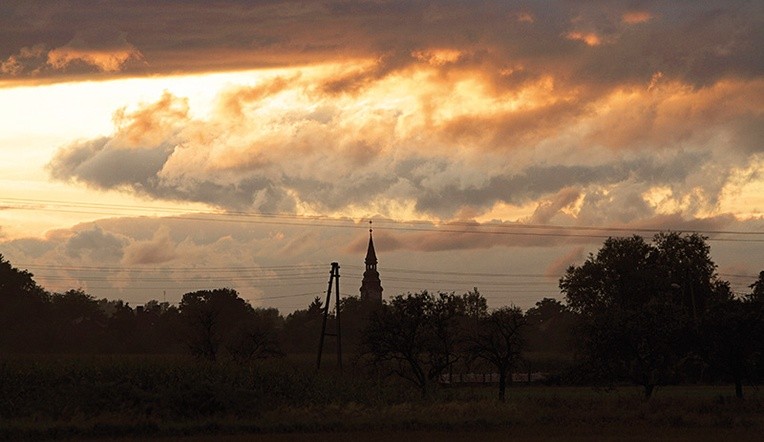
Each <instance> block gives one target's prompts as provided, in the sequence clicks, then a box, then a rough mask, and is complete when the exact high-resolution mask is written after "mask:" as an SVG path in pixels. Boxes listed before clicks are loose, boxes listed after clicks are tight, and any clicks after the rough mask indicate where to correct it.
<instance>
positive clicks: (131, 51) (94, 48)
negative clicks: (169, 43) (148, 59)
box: [47, 29, 144, 72]
mask: <svg viewBox="0 0 764 442" xmlns="http://www.w3.org/2000/svg"><path fill="white" fill-rule="evenodd" d="M126 37H127V34H126V33H124V32H117V33H115V32H114V31H113V30H108V29H101V30H96V31H93V30H90V31H88V32H78V33H77V35H76V36H75V37H74V38H73V39H72V40H71V41H70V42H69V43H67V44H65V45H64V46H60V47H58V48H55V49H52V50H51V51H49V52H48V60H47V63H48V64H49V65H50V66H51V67H53V68H54V69H57V70H64V69H67V68H69V67H70V66H71V65H76V64H77V63H82V64H85V65H88V66H92V67H94V68H96V69H97V70H99V71H101V72H118V71H120V70H122V68H123V67H124V65H125V64H127V63H128V62H142V61H143V60H144V57H143V54H141V52H140V51H139V50H138V49H137V48H136V47H135V46H133V45H132V44H130V43H128V41H127V38H126Z"/></svg>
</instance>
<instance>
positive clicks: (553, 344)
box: [525, 298, 577, 359]
mask: <svg viewBox="0 0 764 442" xmlns="http://www.w3.org/2000/svg"><path fill="white" fill-rule="evenodd" d="M525 318H526V321H527V322H528V324H527V327H526V332H525V336H526V341H527V342H526V344H527V347H526V348H527V350H528V351H530V352H537V353H543V354H545V355H555V356H558V357H560V358H562V359H569V358H571V357H572V344H573V341H572V336H573V334H574V333H573V330H574V328H575V325H576V319H577V317H576V315H575V314H574V313H573V312H572V311H571V310H570V309H569V308H568V307H567V306H566V305H565V304H563V303H561V302H560V301H558V300H556V299H552V298H543V299H542V300H540V301H538V302H537V303H536V305H535V306H534V307H531V308H529V309H528V311H526V312H525Z"/></svg>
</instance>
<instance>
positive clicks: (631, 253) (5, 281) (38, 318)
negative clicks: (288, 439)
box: [0, 233, 764, 438]
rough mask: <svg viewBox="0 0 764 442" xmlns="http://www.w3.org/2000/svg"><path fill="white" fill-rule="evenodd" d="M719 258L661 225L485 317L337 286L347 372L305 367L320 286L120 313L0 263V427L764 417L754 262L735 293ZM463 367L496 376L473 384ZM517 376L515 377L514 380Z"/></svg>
mask: <svg viewBox="0 0 764 442" xmlns="http://www.w3.org/2000/svg"><path fill="white" fill-rule="evenodd" d="M715 268H716V266H715V264H714V263H713V261H712V260H711V258H710V249H709V248H708V246H707V245H706V242H705V239H704V238H703V237H701V236H698V235H681V234H677V233H665V234H659V235H656V237H655V238H653V240H652V241H651V242H648V241H645V240H644V239H643V238H641V237H638V236H634V237H630V238H610V239H608V240H607V241H605V242H604V244H603V246H602V247H601V249H600V250H599V251H598V252H597V254H596V255H590V256H589V258H588V259H587V260H586V261H585V262H584V263H583V264H582V265H581V266H572V267H570V268H569V269H568V270H567V271H566V273H565V274H564V275H563V276H562V278H561V279H560V288H561V291H562V293H563V294H564V295H565V301H566V302H565V303H562V302H560V301H558V300H555V299H551V298H544V299H542V300H541V301H539V302H538V303H536V306H535V307H533V308H531V309H529V310H528V311H527V312H523V311H522V310H521V309H519V308H517V307H513V306H508V307H502V308H499V309H494V310H491V309H489V308H488V306H487V303H486V300H485V298H483V297H482V296H481V295H480V293H479V291H478V290H477V289H474V290H473V291H470V292H468V293H465V294H462V295H457V294H454V293H438V294H431V293H429V292H426V291H424V292H419V293H408V294H405V295H397V296H393V297H392V298H390V299H389V300H387V301H385V302H383V303H382V304H373V303H366V302H362V301H361V300H360V299H359V298H354V297H347V298H345V299H343V300H342V302H341V304H340V312H341V314H342V324H343V330H344V333H343V335H344V336H346V337H347V339H346V340H345V341H344V342H343V349H344V350H345V352H346V355H348V356H347V360H348V362H349V365H346V366H345V371H344V372H342V373H341V375H340V373H339V372H333V371H331V370H328V371H327V370H326V369H325V368H324V370H323V371H321V372H317V371H316V369H315V365H314V364H315V359H314V357H315V351H316V347H317V343H318V338H319V333H320V327H321V323H322V320H323V308H322V304H321V301H320V299H318V298H316V299H315V300H314V301H313V302H312V303H311V304H310V305H309V306H307V308H306V309H304V310H298V311H296V312H294V313H292V314H290V315H288V316H286V317H283V316H281V315H280V314H279V312H278V311H277V310H275V309H267V308H253V307H252V306H251V305H249V304H248V303H247V302H246V301H245V300H243V299H241V298H240V297H239V296H238V293H237V292H236V291H235V290H233V289H230V288H221V289H212V290H202V291H197V292H191V293H187V294H185V295H184V296H183V299H182V301H181V303H180V304H179V305H178V306H177V307H175V306H172V305H170V304H167V303H160V302H157V301H151V302H149V303H147V304H146V305H144V306H141V307H138V308H132V307H130V306H129V305H128V304H126V303H124V302H122V301H109V300H105V299H102V300H97V299H95V298H94V297H92V296H91V295H89V294H87V293H85V292H84V291H82V290H79V289H75V290H69V291H66V292H64V293H52V294H51V293H48V292H46V291H45V290H44V289H43V288H42V287H40V286H38V285H37V283H36V282H35V281H34V279H33V275H32V274H30V273H29V272H27V271H24V270H19V269H16V268H14V267H13V266H12V265H11V264H10V263H9V262H8V261H6V260H4V259H3V258H2V256H0V329H2V330H3V333H1V334H0V437H5V438H20V437H41V438H56V437H76V436H80V435H88V436H98V435H107V436H115V435H120V434H124V435H131V436H134V435H172V434H186V433H198V432H221V431H223V432H240V431H246V432H283V431H302V432H304V431H324V430H345V431H349V430H358V431H365V430H375V431H391V430H410V429H429V430H442V429H448V428H462V429H467V428H479V429H484V430H485V429H499V428H506V427H512V428H515V427H527V428H534V427H537V426H538V427H546V426H548V425H549V424H560V425H573V424H577V425H594V426H597V425H600V426H601V425H603V424H605V425H606V426H615V427H619V426H624V425H632V426H633V425H642V424H650V425H655V426H657V427H671V428H674V427H685V426H693V427H714V428H727V427H734V428H738V429H746V428H753V429H757V428H758V430H760V429H761V428H762V427H761V425H762V423H763V422H762V417H761V416H764V413H762V411H763V410H762V404H761V398H760V397H759V396H758V393H757V392H756V391H754V392H753V393H750V392H749V393H748V395H747V400H746V401H742V400H741V399H742V398H743V396H744V394H743V393H744V391H743V390H744V386H745V385H746V384H749V385H756V384H757V383H758V382H760V380H761V379H762V376H764V344H762V343H764V271H763V272H761V273H760V274H759V277H758V280H756V281H754V282H753V283H752V284H751V286H750V288H751V292H750V293H749V294H747V295H745V296H734V295H733V294H732V293H731V291H730V289H729V285H728V284H727V283H726V282H725V281H722V280H720V279H719V278H718V275H717V274H716V272H715ZM329 320H330V321H334V320H335V319H334V317H330V318H329ZM329 325H330V327H332V324H329ZM328 347H331V341H330V342H329V345H328ZM325 353H326V354H331V353H332V349H331V348H326V351H325ZM474 374H481V375H482V374H489V375H490V376H489V377H490V378H493V377H494V376H495V379H494V380H493V382H490V383H488V384H487V385H490V388H486V387H485V386H482V385H476V384H474V383H472V384H471V383H470V382H474V381H475V375H474ZM518 374H523V376H524V379H527V380H528V382H523V383H522V384H520V385H517V384H514V385H513V378H514V377H513V375H518ZM526 374H527V376H525V375H526ZM462 375H463V376H462ZM532 375H533V376H535V378H534V379H535V381H534V383H533V384H532V385H531V382H530V380H531V377H532ZM470 376H472V377H470ZM481 379H482V378H481ZM518 379H519V378H518ZM629 383H633V384H636V385H638V386H639V388H640V389H641V396H642V397H643V399H642V400H641V401H642V402H640V400H639V399H637V398H636V395H635V394H634V393H635V391H634V390H633V389H631V388H629V387H626V385H627V384H629ZM727 383H732V384H734V390H729V392H730V393H731V392H732V391H734V394H735V396H736V398H737V400H734V401H733V400H730V399H729V398H728V397H727V396H726V393H724V392H725V391H727V390H725V388H726V387H724V386H723V385H724V384H727ZM412 386H413V387H415V388H411V387H412ZM496 386H498V398H499V399H500V401H501V402H500V403H499V404H497V403H496V402H495V397H496V390H495V388H496ZM666 386H673V387H671V388H666ZM592 387H595V389H592ZM602 387H605V388H604V389H603V388H602ZM720 388H721V389H722V390H720ZM656 389H660V391H661V394H660V395H659V396H660V397H659V398H655V397H653V396H654V392H655V391H656ZM508 393H509V394H508ZM491 397H493V398H494V399H493V400H491V399H490V398H491ZM645 399H649V400H645Z"/></svg>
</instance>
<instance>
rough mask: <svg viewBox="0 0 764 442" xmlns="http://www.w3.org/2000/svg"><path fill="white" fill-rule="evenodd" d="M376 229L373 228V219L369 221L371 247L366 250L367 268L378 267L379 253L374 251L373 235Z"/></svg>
mask: <svg viewBox="0 0 764 442" xmlns="http://www.w3.org/2000/svg"><path fill="white" fill-rule="evenodd" d="M373 231H374V229H372V228H371V221H369V248H368V249H367V250H366V268H367V269H368V268H370V266H373V267H374V269H376V268H377V253H376V252H375V251H374V238H373V237H372V232H373Z"/></svg>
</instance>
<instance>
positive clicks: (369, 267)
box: [361, 221, 382, 303]
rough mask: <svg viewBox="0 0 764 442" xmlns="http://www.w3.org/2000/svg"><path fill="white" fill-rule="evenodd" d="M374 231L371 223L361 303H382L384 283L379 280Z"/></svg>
mask: <svg viewBox="0 0 764 442" xmlns="http://www.w3.org/2000/svg"><path fill="white" fill-rule="evenodd" d="M373 231H374V229H372V227H371V221H369V248H368V249H367V250H366V260H365V262H366V271H364V272H363V281H361V301H369V302H374V303H381V302H382V282H381V281H380V280H379V272H378V271H377V253H376V251H375V250H374V237H373V236H372V235H373Z"/></svg>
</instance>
